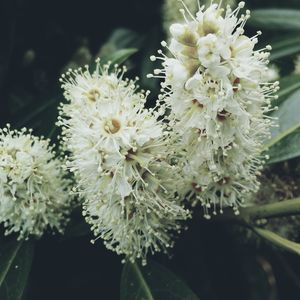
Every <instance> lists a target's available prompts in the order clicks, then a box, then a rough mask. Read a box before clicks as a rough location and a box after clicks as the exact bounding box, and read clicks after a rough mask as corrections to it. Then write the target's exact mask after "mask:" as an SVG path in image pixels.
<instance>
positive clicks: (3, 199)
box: [0, 126, 71, 238]
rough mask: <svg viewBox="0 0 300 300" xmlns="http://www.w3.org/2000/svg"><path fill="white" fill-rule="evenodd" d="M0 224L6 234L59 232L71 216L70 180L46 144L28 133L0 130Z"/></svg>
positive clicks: (24, 234)
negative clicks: (2, 225)
mask: <svg viewBox="0 0 300 300" xmlns="http://www.w3.org/2000/svg"><path fill="white" fill-rule="evenodd" d="M0 183H1V184H0V222H1V223H4V225H5V227H6V232H5V233H6V234H10V233H13V232H16V233H17V234H18V235H19V238H27V237H28V236H29V235H34V236H37V237H39V236H41V235H42V234H43V233H44V232H45V230H46V229H48V228H50V229H53V230H57V231H59V232H62V230H63V227H64V225H65V223H66V221H67V216H68V214H69V212H70V209H71V207H70V204H71V198H70V196H69V188H68V186H69V180H67V179H65V174H64V172H63V170H62V168H61V161H60V160H59V159H57V158H55V153H54V151H53V147H50V146H49V141H48V140H42V139H39V138H37V137H34V136H33V135H31V131H27V130H26V129H23V130H21V131H16V130H11V129H10V126H7V127H5V128H3V129H1V130H0Z"/></svg>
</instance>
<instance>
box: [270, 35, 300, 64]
mask: <svg viewBox="0 0 300 300" xmlns="http://www.w3.org/2000/svg"><path fill="white" fill-rule="evenodd" d="M269 44H270V45H271V46H272V51H271V56H270V60H275V59H278V58H282V57H286V56H289V55H293V54H296V53H298V52H300V36H299V34H296V35H286V36H282V37H281V38H280V39H276V40H275V41H270V42H269Z"/></svg>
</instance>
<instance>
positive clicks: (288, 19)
mask: <svg viewBox="0 0 300 300" xmlns="http://www.w3.org/2000/svg"><path fill="white" fill-rule="evenodd" d="M249 25H251V26H254V27H257V28H260V29H276V30H300V10H296V9H276V8H275V9H257V10H253V11H252V12H251V19H250V20H249Z"/></svg>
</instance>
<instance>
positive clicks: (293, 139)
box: [268, 128, 300, 164]
mask: <svg viewBox="0 0 300 300" xmlns="http://www.w3.org/2000/svg"><path fill="white" fill-rule="evenodd" d="M268 155H269V156H270V159H269V160H268V164H274V163H278V162H281V161H286V160H289V159H292V158H295V157H298V156H300V128H298V129H297V130H296V131H294V132H293V133H291V134H290V135H288V136H286V137H284V138H283V139H281V140H280V141H279V142H277V143H276V144H275V145H274V146H272V147H271V148H270V149H269V151H268Z"/></svg>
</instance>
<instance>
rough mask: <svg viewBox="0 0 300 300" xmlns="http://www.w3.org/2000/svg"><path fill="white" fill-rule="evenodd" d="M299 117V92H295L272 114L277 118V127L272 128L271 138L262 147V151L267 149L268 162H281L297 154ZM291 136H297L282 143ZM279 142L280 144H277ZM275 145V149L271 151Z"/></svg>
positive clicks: (299, 140) (299, 145)
mask: <svg viewBox="0 0 300 300" xmlns="http://www.w3.org/2000/svg"><path fill="white" fill-rule="evenodd" d="M299 115H300V90H297V91H296V92H295V93H293V94H292V95H291V96H290V97H289V98H288V99H287V100H285V101H284V102H283V103H282V104H281V105H280V106H279V109H278V111H276V112H274V113H273V114H272V116H273V117H277V118H278V121H277V124H278V127H274V128H272V130H271V134H272V138H271V140H269V141H268V142H267V143H266V144H265V146H264V150H267V149H269V152H268V154H269V155H270V158H271V159H270V162H275V161H281V160H283V159H284V158H285V157H289V158H291V157H296V156H297V152H299V151H298V150H297V147H300V139H298V136H299V133H298V129H299V128H300V118H299ZM291 134H297V136H295V137H289V139H288V141H287V140H285V142H284V140H283V139H285V138H287V137H288V136H289V135H291ZM279 142H281V143H280V144H278V143H279ZM287 142H288V143H289V144H287ZM291 143H293V144H291ZM276 144H278V145H276ZM275 145H276V148H273V149H272V147H273V146H275Z"/></svg>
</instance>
